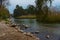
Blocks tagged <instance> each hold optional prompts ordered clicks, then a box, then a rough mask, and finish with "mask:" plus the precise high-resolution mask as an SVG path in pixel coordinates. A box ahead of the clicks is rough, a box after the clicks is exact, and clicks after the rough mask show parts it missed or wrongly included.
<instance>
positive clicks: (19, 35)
mask: <svg viewBox="0 0 60 40" xmlns="http://www.w3.org/2000/svg"><path fill="white" fill-rule="evenodd" d="M10 26H11V25H10V24H6V23H5V22H4V21H1V22H0V40H40V39H39V38H37V37H36V36H35V35H33V34H31V33H30V32H28V33H26V32H24V31H23V30H20V29H18V28H17V27H10Z"/></svg>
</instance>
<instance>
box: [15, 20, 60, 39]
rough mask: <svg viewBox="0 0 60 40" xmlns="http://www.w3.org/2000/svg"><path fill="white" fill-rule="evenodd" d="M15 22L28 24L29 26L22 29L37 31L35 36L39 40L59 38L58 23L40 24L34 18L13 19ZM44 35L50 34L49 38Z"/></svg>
mask: <svg viewBox="0 0 60 40" xmlns="http://www.w3.org/2000/svg"><path fill="white" fill-rule="evenodd" d="M15 22H16V23H18V24H25V25H28V26H29V28H27V29H24V31H25V32H35V31H39V33H38V34H36V36H37V37H39V38H40V39H41V40H60V24H42V23H38V22H37V21H36V19H15ZM46 35H50V37H49V39H47V38H46Z"/></svg>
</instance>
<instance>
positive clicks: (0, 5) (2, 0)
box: [0, 0, 10, 19]
mask: <svg viewBox="0 0 60 40" xmlns="http://www.w3.org/2000/svg"><path fill="white" fill-rule="evenodd" d="M7 3H8V0H0V19H6V18H8V17H10V14H9V11H8V9H7V8H6V5H7Z"/></svg>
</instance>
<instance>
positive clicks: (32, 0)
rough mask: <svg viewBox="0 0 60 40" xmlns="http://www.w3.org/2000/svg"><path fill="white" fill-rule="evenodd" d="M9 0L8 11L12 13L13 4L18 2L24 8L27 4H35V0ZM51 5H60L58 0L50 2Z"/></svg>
mask: <svg viewBox="0 0 60 40" xmlns="http://www.w3.org/2000/svg"><path fill="white" fill-rule="evenodd" d="M9 1H10V4H11V5H10V6H9V8H8V9H9V11H10V13H13V10H14V8H15V6H16V5H17V4H18V5H20V6H23V8H26V7H27V5H29V4H31V5H35V0H9ZM52 5H53V6H59V5H60V0H54V1H53V3H52Z"/></svg>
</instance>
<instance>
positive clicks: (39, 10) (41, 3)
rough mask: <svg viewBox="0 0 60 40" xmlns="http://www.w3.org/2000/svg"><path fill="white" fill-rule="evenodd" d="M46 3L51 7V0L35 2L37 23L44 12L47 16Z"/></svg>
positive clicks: (37, 0)
mask: <svg viewBox="0 0 60 40" xmlns="http://www.w3.org/2000/svg"><path fill="white" fill-rule="evenodd" d="M47 3H50V6H51V3H52V0H36V9H37V13H36V16H37V20H38V21H42V19H43V16H44V11H45V12H46V14H48V8H47V7H48V4H47ZM44 7H45V8H46V9H45V10H44V9H43V8H44ZM46 14H45V15H46Z"/></svg>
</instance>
